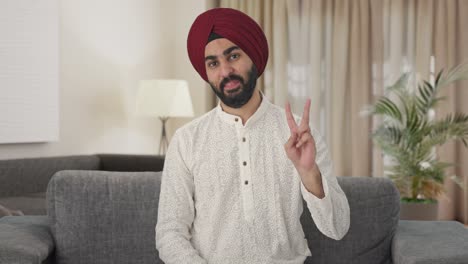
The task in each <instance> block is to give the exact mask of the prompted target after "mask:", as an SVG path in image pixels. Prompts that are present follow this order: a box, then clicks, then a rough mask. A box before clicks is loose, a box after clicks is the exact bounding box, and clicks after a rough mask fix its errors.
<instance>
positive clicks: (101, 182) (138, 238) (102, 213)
mask: <svg viewBox="0 0 468 264" xmlns="http://www.w3.org/2000/svg"><path fill="white" fill-rule="evenodd" d="M160 183H161V172H107V171H70V170H66V171H60V172H58V173H56V174H55V175H54V177H53V178H52V180H51V181H50V183H49V185H48V188H47V211H48V215H49V217H50V218H51V221H52V224H51V225H52V233H53V236H54V239H55V246H56V251H55V252H56V253H55V254H56V262H57V263H59V264H62V263H63V264H71V263H102V264H104V263H109V264H110V263H113V264H119V263H122V264H123V263H142V264H144V263H152V264H154V263H162V262H160V260H159V258H158V254H157V251H156V248H155V234H154V228H155V225H156V220H157V211H158V202H159V190H160Z"/></svg>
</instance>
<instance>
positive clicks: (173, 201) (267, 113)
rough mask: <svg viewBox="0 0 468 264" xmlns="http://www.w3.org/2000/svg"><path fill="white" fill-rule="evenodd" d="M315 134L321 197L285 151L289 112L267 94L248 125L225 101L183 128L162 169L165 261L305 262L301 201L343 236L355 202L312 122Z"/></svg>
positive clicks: (160, 232) (326, 230) (330, 232)
mask: <svg viewBox="0 0 468 264" xmlns="http://www.w3.org/2000/svg"><path fill="white" fill-rule="evenodd" d="M295 119H296V122H297V123H299V121H300V118H298V117H297V116H295ZM311 133H312V136H313V137H314V139H315V142H316V150H317V154H316V163H317V165H318V168H319V170H320V172H321V175H322V176H321V177H322V185H323V188H324V193H325V197H324V198H322V199H319V198H317V197H316V196H314V195H313V194H311V193H309V192H308V191H307V190H306V189H305V187H304V185H303V184H302V182H301V179H300V176H299V174H298V172H297V170H296V168H295V167H294V165H293V164H292V162H291V161H290V160H289V159H288V157H287V156H286V152H285V150H284V144H285V143H286V141H287V140H288V139H289V137H290V130H289V127H288V124H287V119H286V113H285V110H284V109H283V108H280V107H278V106H276V105H274V104H272V103H270V102H269V101H268V100H267V98H266V97H265V96H263V99H262V102H261V104H260V106H259V108H258V109H257V110H256V112H255V113H254V114H253V115H252V116H251V117H250V118H249V119H248V120H247V122H246V123H245V124H244V125H243V124H242V120H241V118H240V117H238V116H234V115H231V114H228V113H226V112H224V111H223V110H222V108H221V106H220V105H219V104H218V106H217V107H216V108H214V109H213V110H211V111H210V112H208V113H206V114H204V115H203V116H201V117H199V118H197V119H195V120H193V121H192V122H190V123H188V124H186V125H184V126H183V127H181V128H179V129H178V130H177V131H176V132H175V134H174V136H173V138H172V141H171V143H170V146H169V148H168V151H167V154H166V159H165V164H164V170H163V175H162V184H161V193H160V200H159V209H158V221H157V225H156V247H157V249H158V250H159V254H160V258H161V259H162V260H163V261H164V262H165V263H166V264H182V263H189V264H194V263H222V264H226V263H235V264H239V263H255V264H262V263H278V264H279V263H281V264H287V263H291V264H293V263H294V264H296V263H297V264H298V263H301V264H302V263H303V262H304V260H305V259H306V257H307V256H310V255H311V252H310V250H309V248H308V246H307V240H306V239H305V236H304V232H303V230H302V226H301V223H300V220H299V218H300V216H301V214H302V211H303V203H302V199H304V200H305V201H306V203H307V206H308V208H309V210H310V212H311V215H312V218H313V219H314V222H315V224H316V226H317V228H318V229H319V230H320V231H321V232H322V233H323V234H324V235H326V236H328V237H330V238H333V239H337V240H339V239H341V238H342V237H343V236H344V235H345V234H346V233H347V231H348V228H349V222H350V219H349V205H348V200H347V198H346V195H345V194H344V192H343V191H342V189H341V187H340V186H339V185H338V183H337V180H336V177H335V176H334V175H333V172H332V162H331V160H330V157H329V153H328V149H327V146H326V144H325V142H324V140H323V139H322V137H321V136H320V134H319V133H318V131H317V130H316V129H314V128H313V127H312V126H311ZM312 250H313V249H312Z"/></svg>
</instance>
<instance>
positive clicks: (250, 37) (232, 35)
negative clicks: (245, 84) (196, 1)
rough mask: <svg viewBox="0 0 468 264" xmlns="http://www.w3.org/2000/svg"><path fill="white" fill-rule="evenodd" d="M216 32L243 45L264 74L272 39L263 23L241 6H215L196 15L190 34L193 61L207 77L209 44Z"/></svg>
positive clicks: (258, 70) (189, 44) (190, 51)
mask: <svg viewBox="0 0 468 264" xmlns="http://www.w3.org/2000/svg"><path fill="white" fill-rule="evenodd" d="M212 32H213V33H216V34H218V35H220V36H222V37H223V38H226V39H228V40H230V41H231V42H233V43H234V44H236V45H237V46H239V48H241V49H242V50H243V51H244V52H245V53H246V54H247V55H248V56H249V57H250V59H251V60H252V61H253V63H254V64H255V66H256V67H257V72H258V76H260V75H262V73H263V71H264V70H265V66H266V64H267V61H268V42H267V39H266V37H265V34H264V33H263V31H262V29H261V28H260V26H259V25H258V24H257V23H256V22H255V20H253V19H252V18H250V17H249V16H247V15H246V14H244V13H242V12H240V11H238V10H235V9H231V8H214V9H210V10H208V11H206V12H204V13H202V14H200V15H199V16H198V17H197V18H196V19H195V21H194V22H193V24H192V27H191V28H190V32H189V34H188V38H187V51H188V55H189V58H190V62H191V63H192V65H193V67H194V68H195V70H196V71H197V72H198V73H199V74H200V76H201V77H202V78H203V79H204V80H205V81H207V82H208V77H207V75H206V68H205V46H206V44H207V43H208V37H209V36H210V34H211V33H212Z"/></svg>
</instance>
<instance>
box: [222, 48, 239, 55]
mask: <svg viewBox="0 0 468 264" xmlns="http://www.w3.org/2000/svg"><path fill="white" fill-rule="evenodd" d="M236 49H240V48H239V47H237V46H232V47H230V48H229V49H227V50H225V51H224V52H223V55H224V56H226V55H228V54H229V53H231V52H232V51H233V50H236Z"/></svg>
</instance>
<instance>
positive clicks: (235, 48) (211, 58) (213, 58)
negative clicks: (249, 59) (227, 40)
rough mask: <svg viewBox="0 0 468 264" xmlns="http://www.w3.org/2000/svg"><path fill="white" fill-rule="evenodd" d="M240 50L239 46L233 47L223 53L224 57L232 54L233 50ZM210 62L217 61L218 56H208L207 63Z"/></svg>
mask: <svg viewBox="0 0 468 264" xmlns="http://www.w3.org/2000/svg"><path fill="white" fill-rule="evenodd" d="M238 49H240V48H239V47H238V46H232V47H230V48H228V49H226V50H225V51H223V55H224V56H226V55H228V54H229V53H231V52H232V51H233V50H238ZM208 60H216V56H214V55H209V56H206V57H205V61H208Z"/></svg>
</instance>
